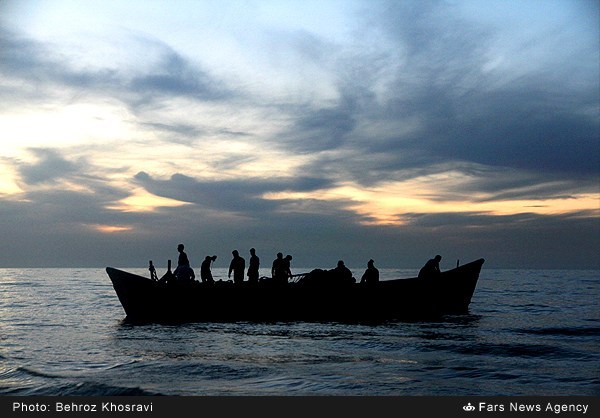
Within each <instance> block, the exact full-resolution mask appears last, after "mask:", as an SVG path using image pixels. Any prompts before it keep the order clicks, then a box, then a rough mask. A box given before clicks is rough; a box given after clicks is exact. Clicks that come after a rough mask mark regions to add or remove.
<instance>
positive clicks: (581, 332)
mask: <svg viewBox="0 0 600 418" xmlns="http://www.w3.org/2000/svg"><path fill="white" fill-rule="evenodd" d="M514 332H518V333H521V334H533V335H549V336H563V337H598V336H600V327H574V328H570V327H550V328H533V329H516V330H514Z"/></svg>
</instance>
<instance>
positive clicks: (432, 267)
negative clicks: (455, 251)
mask: <svg viewBox="0 0 600 418" xmlns="http://www.w3.org/2000/svg"><path fill="white" fill-rule="evenodd" d="M440 261H442V256H441V255H436V256H435V257H434V258H432V259H431V260H429V261H427V263H425V265H424V266H423V267H422V268H421V270H419V279H437V278H438V277H440V274H441V271H440Z"/></svg>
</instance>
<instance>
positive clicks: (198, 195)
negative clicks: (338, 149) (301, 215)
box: [135, 172, 331, 216]
mask: <svg viewBox="0 0 600 418" xmlns="http://www.w3.org/2000/svg"><path fill="white" fill-rule="evenodd" d="M135 181H136V182H137V183H138V184H140V185H141V186H143V187H144V188H145V189H146V190H147V191H148V192H150V193H152V194H155V195H157V196H161V197H167V198H170V199H175V200H180V201H183V202H191V203H195V204H196V205H198V206H200V207H206V208H210V209H214V210H218V211H231V212H237V213H242V214H244V215H247V216H258V215H260V216H268V214H269V213H272V212H274V211H276V210H277V209H278V208H280V207H281V204H282V203H281V202H279V201H277V200H271V199H266V198H265V197H264V195H265V194H267V193H272V192H280V191H300V192H304V191H312V190H318V189H322V188H327V187H330V186H331V182H329V181H328V180H326V179H322V178H316V177H295V178H280V179H268V180H265V179H260V178H254V179H252V178H250V179H239V180H198V179H195V178H192V177H189V176H186V175H183V174H174V175H172V176H171V178H170V179H169V180H157V179H154V178H152V177H151V176H150V175H149V174H148V173H145V172H139V173H138V174H136V175H135Z"/></svg>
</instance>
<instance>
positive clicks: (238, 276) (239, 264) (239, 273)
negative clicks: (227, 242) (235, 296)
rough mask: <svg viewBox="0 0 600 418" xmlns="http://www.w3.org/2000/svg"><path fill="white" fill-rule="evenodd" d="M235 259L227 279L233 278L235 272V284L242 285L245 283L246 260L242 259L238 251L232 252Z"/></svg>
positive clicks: (230, 265)
mask: <svg viewBox="0 0 600 418" xmlns="http://www.w3.org/2000/svg"><path fill="white" fill-rule="evenodd" d="M231 254H232V255H233V259H232V260H231V263H230V264H229V273H228V275H227V277H229V278H231V272H232V271H233V282H234V283H235V284H242V283H243V282H244V270H245V269H246V260H244V259H243V258H242V257H240V253H239V252H238V250H233V251H232V252H231Z"/></svg>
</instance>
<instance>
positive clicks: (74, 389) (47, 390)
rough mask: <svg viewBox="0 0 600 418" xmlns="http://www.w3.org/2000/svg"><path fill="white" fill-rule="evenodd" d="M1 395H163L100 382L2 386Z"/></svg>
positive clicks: (0, 388)
mask: <svg viewBox="0 0 600 418" xmlns="http://www.w3.org/2000/svg"><path fill="white" fill-rule="evenodd" d="M0 395H11V396H161V395H162V394H161V393H158V392H151V391H148V390H145V389H142V388H140V387H124V386H113V385H107V384H104V383H98V382H79V383H76V382H63V383H60V384H54V385H52V384H46V385H42V386H36V387H11V388H3V387H0Z"/></svg>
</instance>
